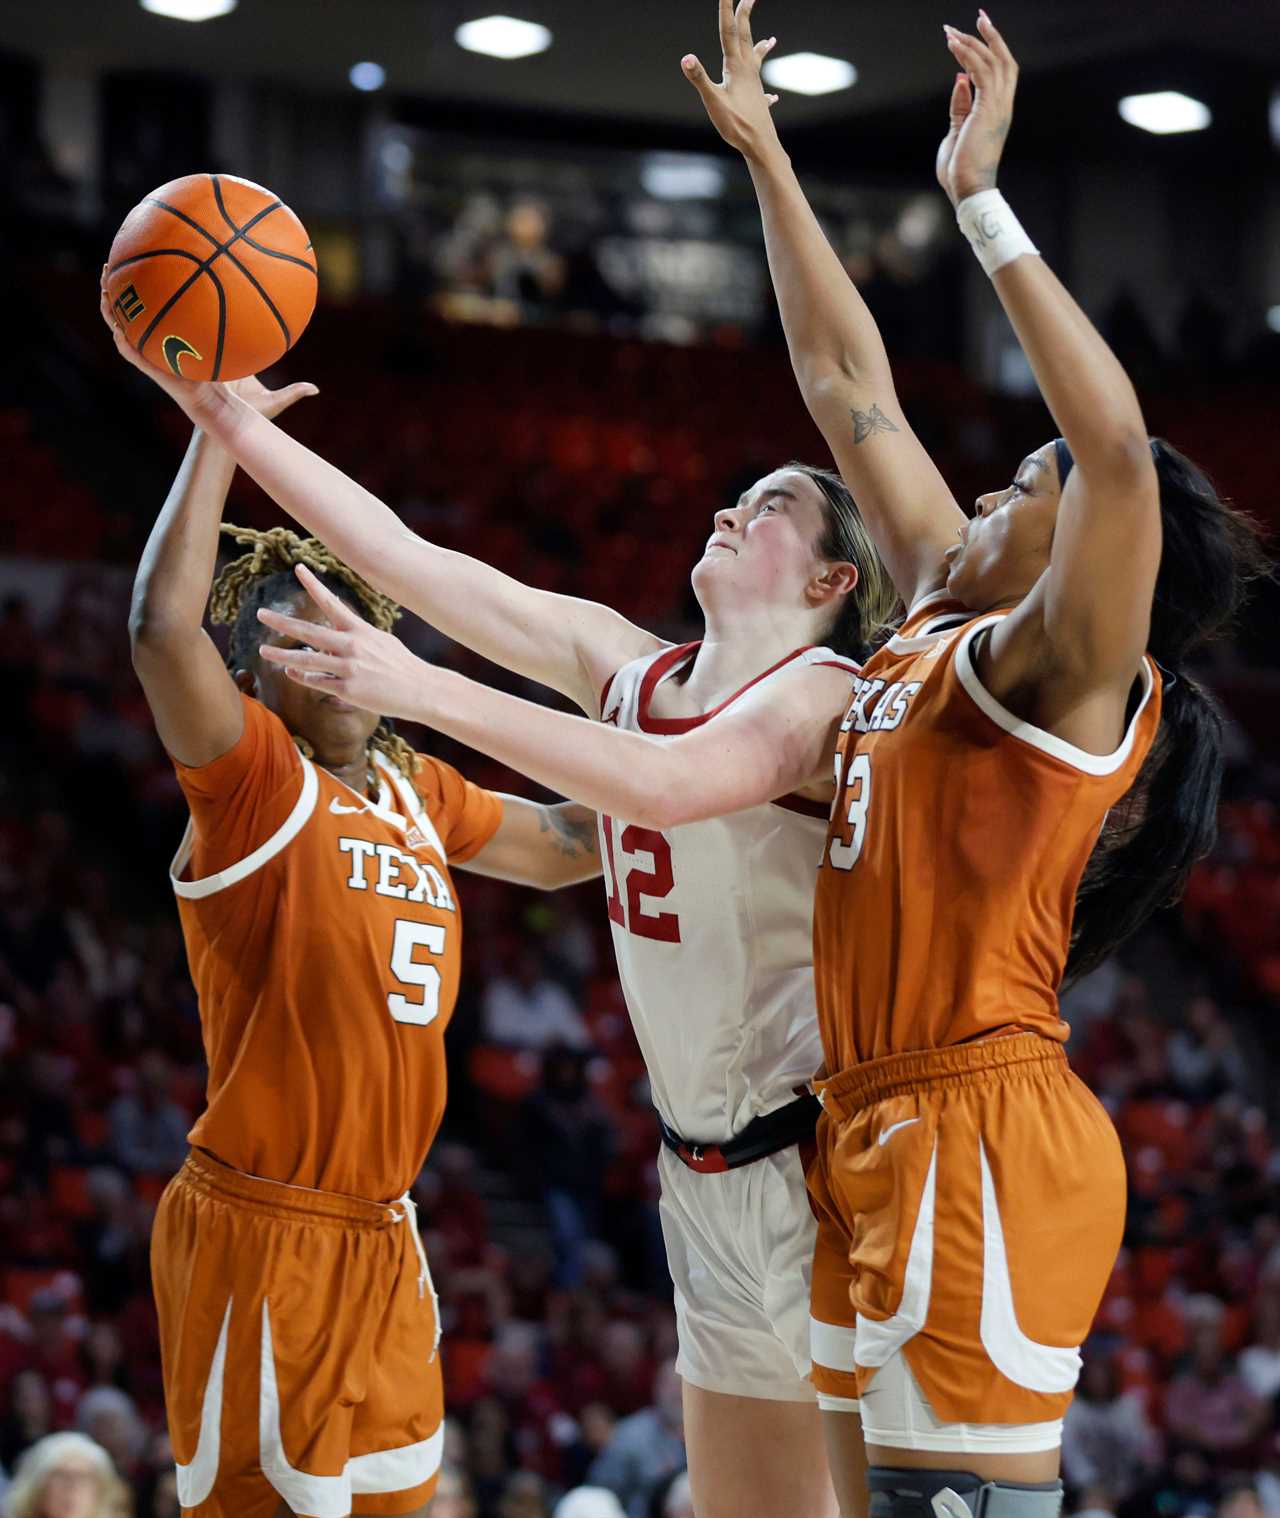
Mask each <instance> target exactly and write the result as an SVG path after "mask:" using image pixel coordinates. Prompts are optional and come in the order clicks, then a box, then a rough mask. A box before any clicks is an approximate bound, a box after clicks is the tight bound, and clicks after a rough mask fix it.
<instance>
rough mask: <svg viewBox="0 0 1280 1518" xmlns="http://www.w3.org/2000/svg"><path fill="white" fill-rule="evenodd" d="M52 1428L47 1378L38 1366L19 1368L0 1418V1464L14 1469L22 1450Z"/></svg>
mask: <svg viewBox="0 0 1280 1518" xmlns="http://www.w3.org/2000/svg"><path fill="white" fill-rule="evenodd" d="M52 1432H53V1398H52V1397H51V1396H50V1395H49V1384H48V1382H47V1381H46V1380H45V1378H44V1377H43V1376H42V1375H41V1374H40V1372H39V1371H38V1370H20V1371H19V1372H18V1374H17V1375H16V1376H14V1378H13V1385H12V1386H11V1388H10V1391H9V1408H8V1411H7V1413H6V1414H5V1416H4V1418H3V1419H2V1420H0V1466H2V1467H4V1469H6V1470H12V1469H13V1466H14V1462H15V1461H16V1460H17V1458H18V1456H19V1455H20V1454H22V1452H23V1450H25V1449H29V1448H30V1447H31V1446H32V1445H33V1444H34V1443H35V1442H36V1441H37V1439H43V1438H44V1436H45V1435H46V1434H51V1433H52ZM3 1510H4V1509H3V1506H0V1512H3Z"/></svg>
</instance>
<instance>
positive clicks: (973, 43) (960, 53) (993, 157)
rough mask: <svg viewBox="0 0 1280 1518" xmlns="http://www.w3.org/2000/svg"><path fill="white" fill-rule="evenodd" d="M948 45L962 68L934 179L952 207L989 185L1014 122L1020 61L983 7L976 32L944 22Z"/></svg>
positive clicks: (992, 187) (993, 183)
mask: <svg viewBox="0 0 1280 1518" xmlns="http://www.w3.org/2000/svg"><path fill="white" fill-rule="evenodd" d="M943 31H944V32H946V34H947V47H948V48H949V49H950V50H951V54H952V56H953V57H954V58H955V60H956V62H957V63H958V64H960V66H961V68H963V69H964V71H965V72H964V73H962V74H957V75H956V82H955V86H954V88H953V89H952V91H951V107H950V117H951V122H950V130H949V131H948V132H947V135H946V136H945V137H944V138H943V139H942V144H941V146H940V147H939V148H938V158H937V165H936V167H937V174H938V183H939V184H940V185H941V186H942V188H943V189H944V190H945V191H946V193H947V195H948V197H949V198H950V200H951V204H952V205H953V206H955V205H959V204H960V202H961V201H962V200H964V199H965V198H966V197H968V196H970V195H976V194H977V192H978V191H979V190H993V189H995V184H996V171H997V169H998V168H999V167H1000V155H1001V154H1002V153H1003V152H1004V144H1005V138H1006V137H1007V136H1008V135H1009V126H1010V123H1011V122H1012V121H1013V97H1014V93H1015V91H1016V90H1017V87H1018V65H1017V63H1016V61H1015V60H1014V56H1013V54H1012V53H1011V52H1010V51H1009V45H1008V43H1006V42H1005V40H1004V38H1003V37H1002V36H1001V35H1000V33H999V32H998V31H997V30H996V28H995V25H994V23H993V22H992V20H991V18H990V16H988V15H987V13H986V11H979V12H978V31H979V33H980V34H981V35H980V36H977V37H975V36H972V35H971V34H970V33H969V32H960V31H957V30H956V28H955V27H953V26H945V27H943Z"/></svg>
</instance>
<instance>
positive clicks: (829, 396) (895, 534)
mask: <svg viewBox="0 0 1280 1518" xmlns="http://www.w3.org/2000/svg"><path fill="white" fill-rule="evenodd" d="M753 3H754V0H741V3H740V4H739V5H738V7H737V10H736V11H735V10H734V7H733V0H719V6H720V44H721V48H722V50H723V53H724V61H723V71H724V72H723V83H721V84H715V83H713V81H712V80H711V79H710V78H709V77H708V76H707V71H706V69H705V68H703V66H702V64H701V63H700V62H699V61H698V60H697V58H695V57H694V56H693V55H692V54H689V55H688V56H686V57H685V59H684V60H683V65H682V66H683V68H684V72H685V75H686V77H687V78H688V79H689V80H690V81H691V83H692V84H693V85H694V87H695V89H696V90H697V91H698V94H699V95H700V96H701V97H702V103H703V104H704V105H705V106H706V108H707V114H708V115H709V116H710V117H711V120H712V123H713V124H714V125H715V127H716V130H717V131H718V132H719V133H720V135H721V136H722V137H723V138H724V140H725V141H726V142H727V143H729V145H730V146H731V147H734V148H737V149H738V151H739V152H740V153H742V155H743V157H744V158H745V159H746V162H747V167H748V168H749V169H750V171H751V178H752V182H753V183H754V185H755V189H756V195H757V197H758V199H759V202H760V215H761V219H762V221H763V223H764V239H765V248H766V251H767V253H768V257H769V272H770V274H771V275H772V277H773V287H774V290H775V292H776V294H777V297H778V309H779V311H780V313H781V315H782V326H783V331H784V332H785V333H786V338H787V347H788V349H789V351H790V354H791V363H792V367H793V368H794V370H795V375H796V379H797V381H798V382H799V385H800V391H801V394H802V395H803V396H804V400H805V404H806V405H807V406H808V408H809V412H810V415H811V416H812V417H813V419H814V421H815V422H816V423H817V425H818V426H819V428H820V429H821V431H822V435H823V437H824V438H825V439H826V441H827V446H828V447H829V448H830V449H831V452H832V454H833V456H834V457H835V460H836V463H837V464H838V466H839V468H840V473H841V474H842V475H843V477H844V480H845V483H846V484H847V485H848V486H849V489H850V490H851V491H852V492H853V496H854V499H855V500H856V501H857V503H858V509H859V510H860V511H861V513H862V515H863V518H864V519H865V521H866V524H867V527H868V529H869V531H870V533H871V536H872V537H873V538H874V540H875V544H876V547H877V548H878V549H879V551H880V556H881V558H882V559H883V560H884V562H885V565H886V567H887V568H888V570H889V574H890V576H891V577H892V579H893V583H894V585H895V586H896V587H897V590H898V594H899V595H900V596H901V597H902V599H903V601H904V602H905V603H906V605H907V606H908V607H909V606H910V605H911V604H912V602H913V601H915V600H916V599H918V597H919V596H920V595H922V594H923V593H924V592H926V591H928V590H932V589H935V588H936V587H937V586H938V585H940V584H941V583H942V574H941V566H942V555H943V553H944V551H945V550H946V549H947V548H948V547H950V546H951V544H953V543H955V542H956V540H957V537H958V535H959V533H960V531H961V530H962V528H963V526H964V515H963V513H962V512H961V511H960V508H959V507H958V506H957V505H956V503H955V499H954V497H953V496H952V494H951V491H950V490H949V489H948V488H947V485H946V482H945V481H944V480H943V478H942V476H941V475H940V474H939V473H938V470H937V468H936V467H935V465H934V463H933V461H932V459H930V457H929V455H928V454H927V453H926V452H925V450H924V448H923V446H922V445H921V443H920V440H919V439H918V438H917V437H916V435H915V433H914V432H912V430H911V428H910V426H909V425H908V423H907V419H906V417H905V416H904V414H903V411H902V407H901V406H900V405H899V403H898V397H897V393H896V391H895V390H894V385H893V376H892V373H891V372H890V368H889V358H888V355H887V353H886V352H885V347H884V342H883V341H882V339H881V337H880V332H879V329H878V328H877V327H876V324H875V320H874V318H873V317H872V315H871V313H870V311H868V309H867V307H866V304H865V302H864V301H863V299H862V297H861V295H859V294H858V291H857V289H856V287H855V286H854V284H853V281H852V280H851V279H850V278H849V276H848V275H847V274H846V272H845V270H844V268H843V267H842V266H841V263H840V260H839V259H838V258H837V257H836V255H835V252H834V250H833V249H832V247H831V245H830V243H828V241H827V239H826V236H825V235H824V233H823V231H822V228H821V226H820V225H819V223H818V218H817V217H816V216H815V215H814V213H813V209H812V207H811V206H810V205H809V202H808V201H807V200H806V199H805V195H804V191H803V190H802V189H801V188H800V182H799V180H798V179H797V178H796V175H795V172H794V170H793V169H792V167H791V160H790V159H789V158H788V157H787V155H786V153H785V152H784V151H783V148H782V144H781V143H780V142H779V140H778V134H777V132H776V131H775V129H774V125H773V120H772V117H771V116H770V103H771V98H772V97H768V96H766V95H765V93H764V89H763V87H762V85H761V82H760V66H761V64H762V63H763V61H764V59H765V57H766V56H767V55H768V53H769V51H770V50H771V49H772V47H773V45H774V42H775V41H776V39H775V38H772V37H771V38H768V39H766V40H765V41H763V42H760V43H758V44H756V43H753V42H752V38H751V11H752V6H753Z"/></svg>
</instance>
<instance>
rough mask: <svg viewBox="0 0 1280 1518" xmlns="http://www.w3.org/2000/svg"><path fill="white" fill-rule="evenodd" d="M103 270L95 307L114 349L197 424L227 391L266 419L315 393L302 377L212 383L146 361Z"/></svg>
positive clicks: (246, 378)
mask: <svg viewBox="0 0 1280 1518" xmlns="http://www.w3.org/2000/svg"><path fill="white" fill-rule="evenodd" d="M106 274H107V266H106V265H105V264H104V265H103V266H102V284H101V287H100V290H99V301H98V309H99V311H100V312H101V313H102V319H103V321H104V322H106V324H107V327H108V329H109V330H110V332H111V336H112V339H113V341H114V342H115V345H116V352H117V353H118V354H119V355H120V357H121V358H122V359H124V361H125V362H126V363H127V364H132V365H133V367H134V368H135V369H137V370H138V371H139V372H140V373H141V374H145V375H146V376H147V378H148V379H149V380H154V381H155V383H156V384H157V385H159V386H160V388H161V390H163V391H164V393H165V394H166V395H168V396H170V397H171V398H172V399H173V400H175V401H177V403H178V405H179V406H181V407H182V409H183V410H184V411H185V412H186V413H187V415H188V416H189V417H190V418H191V420H192V421H193V422H194V423H195V424H196V425H197V426H199V425H200V423H201V420H202V418H203V419H206V420H207V418H208V415H209V411H210V408H211V407H213V406H216V405H217V403H218V401H219V400H220V399H221V398H222V397H224V396H226V395H228V394H231V395H237V396H239V397H240V399H241V400H242V401H244V402H245V403H246V404H247V405H249V406H252V407H253V409H254V410H255V411H256V412H258V413H259V414H260V415H262V416H265V417H267V418H268V420H270V419H271V418H272V417H277V416H279V415H280V413H281V412H282V411H287V410H288V409H289V407H290V406H292V405H293V403H294V401H300V400H301V399H302V397H303V396H304V395H318V394H319V391H318V390H317V389H316V387H315V386H314V385H312V384H308V383H306V382H305V381H300V382H298V383H296V384H292V385H284V386H282V387H281V388H280V389H279V390H268V389H267V387H266V386H265V385H264V384H263V383H262V381H261V380H259V379H258V378H257V376H256V375H252V374H250V375H246V376H245V377H244V379H238V380H228V381H226V382H225V383H216V384H215V383H214V382H213V381H212V380H189V379H182V378H181V377H180V376H179V375H176V374H173V373H171V372H170V371H169V370H168V369H162V368H161V367H160V366H159V365H158V364H153V363H150V362H149V361H148V360H147V359H145V358H143V356H142V354H141V353H139V352H138V350H137V349H136V348H135V347H134V346H133V344H132V343H131V342H130V341H129V339H128V338H127V337H126V336H125V335H124V331H123V329H122V328H121V326H120V323H119V321H118V320H117V319H116V314H115V312H114V311H113V310H112V308H111V299H110V297H109V296H108V294H107V284H106Z"/></svg>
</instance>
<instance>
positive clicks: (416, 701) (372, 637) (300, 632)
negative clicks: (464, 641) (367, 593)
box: [258, 564, 430, 719]
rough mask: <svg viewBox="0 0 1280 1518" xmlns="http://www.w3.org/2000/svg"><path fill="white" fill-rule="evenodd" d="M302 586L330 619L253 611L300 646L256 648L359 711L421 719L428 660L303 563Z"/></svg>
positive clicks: (295, 675) (288, 672)
mask: <svg viewBox="0 0 1280 1518" xmlns="http://www.w3.org/2000/svg"><path fill="white" fill-rule="evenodd" d="M296 573H297V576H298V579H299V580H300V581H301V582H302V587H303V589H304V590H305V591H306V592H307V594H308V595H309V596H310V597H311V599H312V600H313V601H314V602H315V603H316V605H317V606H318V607H319V608H320V610H321V611H322V612H323V613H324V614H325V616H326V617H327V618H328V619H329V620H328V626H326V625H325V624H324V623H323V622H305V621H303V620H302V619H301V618H300V617H289V616H286V615H285V614H284V613H283V612H278V611H269V610H267V609H266V608H265V607H264V608H263V609H262V610H261V611H259V612H258V620H259V621H260V622H263V623H265V624H266V626H268V627H270V628H271V629H272V630H273V631H274V632H278V633H283V634H284V635H285V636H286V637H289V638H296V639H297V640H298V642H299V643H301V644H305V645H306V646H305V647H303V648H281V647H279V646H278V645H277V644H273V643H264V644H262V646H261V648H260V650H259V653H260V655H261V657H262V658H264V659H266V660H267V662H268V663H269V664H278V665H280V666H281V667H282V668H283V669H284V672H285V674H286V675H288V676H289V678H290V679H291V680H296V681H297V682H298V684H299V685H309V686H313V687H319V688H320V689H321V690H323V691H324V693H325V694H326V695H332V696H337V697H338V698H339V699H340V700H342V701H347V702H350V704H351V705H352V706H358V707H361V708H362V709H363V710H364V711H370V712H381V713H382V715H383V716H386V717H414V716H418V717H419V719H420V714H421V708H422V696H423V686H424V681H425V678H426V675H427V673H428V671H429V670H430V666H429V665H426V664H424V663H423V661H422V660H421V659H419V658H418V657H417V655H416V654H413V653H411V652H410V651H409V649H407V648H406V647H405V646H404V644H403V643H402V642H401V641H400V639H399V638H397V637H396V636H395V635H394V634H393V633H389V632H383V631H382V630H381V629H380V628H377V627H373V626H371V625H370V624H369V623H368V622H366V621H365V620H364V618H363V617H361V616H359V615H358V614H357V613H356V612H354V611H352V610H351V608H350V607H349V606H348V605H347V604H346V603H345V602H344V601H341V600H339V599H338V597H337V596H335V595H334V594H333V592H332V591H331V590H329V589H328V588H327V587H326V586H325V585H323V584H321V582H320V581H319V580H318V579H317V578H316V576H315V575H313V574H312V573H311V571H310V570H309V569H308V568H307V567H306V565H304V564H300V565H299V566H298V568H297V571H296Z"/></svg>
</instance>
